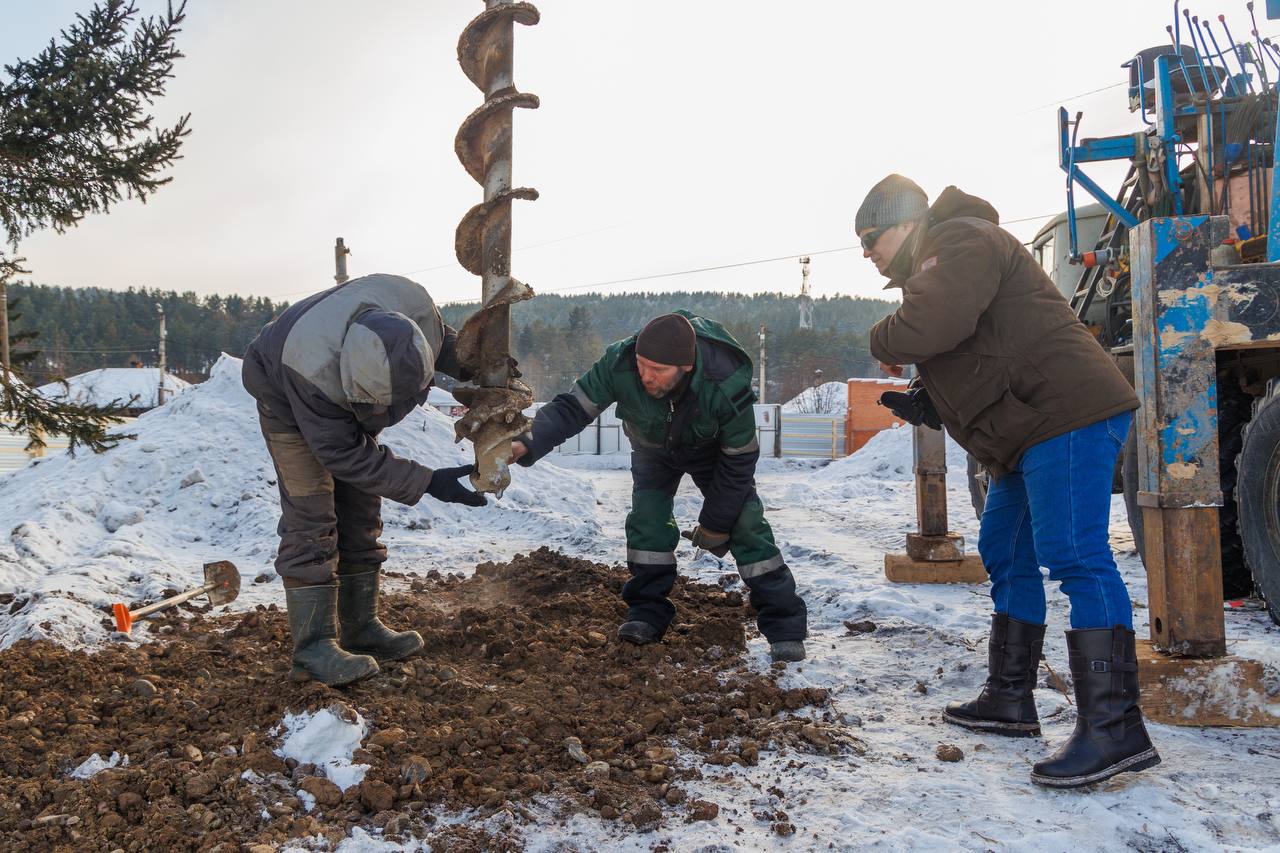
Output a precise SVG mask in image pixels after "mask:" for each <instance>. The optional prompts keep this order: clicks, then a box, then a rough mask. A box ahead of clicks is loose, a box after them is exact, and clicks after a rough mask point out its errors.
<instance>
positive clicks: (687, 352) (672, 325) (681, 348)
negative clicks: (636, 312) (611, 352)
mask: <svg viewBox="0 0 1280 853" xmlns="http://www.w3.org/2000/svg"><path fill="white" fill-rule="evenodd" d="M697 350H698V336H697V335H696V334H694V331H693V324H692V323H690V322H689V321H688V319H687V318H685V317H683V316H681V315H679V314H663V315H662V316H661V317H654V318H653V319H652V320H650V321H649V322H648V324H646V325H645V327H644V328H643V329H641V330H640V334H639V336H638V337H637V338H636V355H638V356H642V357H644V358H647V359H649V360H650V361H656V362H657V363H658V364H675V365H682V364H693V363H694V357H695V354H696V353H697Z"/></svg>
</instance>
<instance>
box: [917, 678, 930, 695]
mask: <svg viewBox="0 0 1280 853" xmlns="http://www.w3.org/2000/svg"><path fill="white" fill-rule="evenodd" d="M915 691H916V692H917V693H919V694H920V695H921V696H923V695H924V694H926V693H928V692H929V687H928V686H927V685H926V684H925V683H924V682H923V681H917V682H916V686H915Z"/></svg>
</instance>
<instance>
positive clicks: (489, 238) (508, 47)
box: [454, 0, 539, 495]
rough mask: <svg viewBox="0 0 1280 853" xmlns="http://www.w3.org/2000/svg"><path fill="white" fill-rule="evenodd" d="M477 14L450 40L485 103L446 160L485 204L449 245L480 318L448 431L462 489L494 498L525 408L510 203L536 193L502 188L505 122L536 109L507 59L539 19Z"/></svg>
mask: <svg viewBox="0 0 1280 853" xmlns="http://www.w3.org/2000/svg"><path fill="white" fill-rule="evenodd" d="M486 5H487V8H486V9H485V11H483V12H481V13H480V14H479V15H478V16H477V17H476V18H475V19H474V20H473V21H472V22H471V23H470V24H468V25H467V27H466V29H465V30H463V32H462V37H461V38H460V39H459V40H458V64H459V65H461V66H462V70H463V72H464V73H465V74H466V75H467V78H468V79H470V80H471V82H472V83H474V84H475V85H476V87H477V88H479V89H480V91H482V92H483V93H484V96H485V101H484V103H483V104H482V105H481V106H480V108H479V109H477V110H476V111H475V112H473V113H472V114H471V115H469V116H467V118H466V119H465V120H464V121H463V122H462V126H461V127H460V128H458V135H457V138H456V139H455V140H454V151H455V152H456V153H457V155H458V159H459V160H461V161H462V165H463V168H465V169H466V170H467V174H468V175H470V176H471V177H472V178H473V179H474V180H475V181H476V183H478V184H480V185H481V186H482V187H484V201H482V202H481V203H480V204H477V205H476V206H475V207H473V208H471V210H469V211H467V215H466V216H464V217H463V218H462V221H461V222H460V223H458V230H457V234H456V235H455V239H454V251H455V253H456V254H457V256H458V262H459V263H460V264H462V266H463V268H464V269H466V270H467V271H468V272H470V273H472V274H473V275H478V276H480V277H481V282H482V286H481V292H482V298H481V307H480V310H479V311H477V312H476V313H475V314H472V315H471V316H470V317H469V318H467V321H466V323H464V324H463V326H462V329H461V331H459V333H458V344H457V354H458V362H459V364H461V365H462V367H463V368H464V369H465V370H467V371H469V372H470V373H471V374H472V376H474V381H475V382H476V383H477V384H475V385H471V384H465V385H459V386H457V387H456V389H455V390H454V394H455V395H456V396H457V398H458V399H459V401H461V402H462V403H463V404H464V405H466V406H467V407H468V411H467V413H466V414H465V415H464V416H463V417H462V418H461V419H459V421H458V422H457V424H455V425H454V436H455V440H457V441H461V440H462V439H464V438H467V439H470V440H471V442H472V444H474V445H475V449H476V471H475V473H474V474H472V475H471V484H472V485H473V486H475V488H476V490H477V491H482V492H493V493H495V494H498V495H501V494H502V492H503V490H504V489H506V487H507V485H508V484H510V482H511V472H510V471H508V470H507V458H508V456H509V455H510V442H511V439H513V438H515V437H516V436H518V435H520V434H521V433H522V432H524V431H525V430H527V429H528V428H529V419H528V418H527V417H525V416H524V414H523V413H522V412H523V410H524V409H526V408H528V407H529V405H530V404H531V403H532V402H533V392H532V391H531V390H530V389H529V387H528V386H527V385H525V384H524V383H523V382H521V381H520V380H519V377H520V371H519V370H518V369H517V367H516V361H515V359H514V358H512V357H511V305H512V304H514V303H516V302H520V301H523V300H525V299H529V298H531V297H532V296H533V290H532V289H530V287H529V286H528V285H527V284H525V283H524V282H522V281H520V280H518V279H517V278H515V277H514V276H512V275H511V202H512V201H513V200H515V199H525V200H529V201H532V200H534V199H536V198H537V197H538V191H537V190H534V189H530V188H528V187H512V186H511V136H512V117H511V114H512V111H513V110H515V109H517V108H522V109H536V108H537V106H538V97H537V96H536V95H530V94H527V93H524V92H519V91H517V90H516V86H515V81H514V79H513V72H512V54H513V52H514V48H515V24H516V23H520V24H524V25H526V26H532V25H533V24H536V23H538V18H539V16H538V10H537V9H536V8H534V7H533V6H532V5H531V4H529V3H522V2H511V0H486Z"/></svg>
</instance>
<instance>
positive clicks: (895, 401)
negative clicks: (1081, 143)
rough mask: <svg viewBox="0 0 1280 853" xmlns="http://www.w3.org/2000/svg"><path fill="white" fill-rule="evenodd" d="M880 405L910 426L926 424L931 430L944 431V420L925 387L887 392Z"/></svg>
mask: <svg viewBox="0 0 1280 853" xmlns="http://www.w3.org/2000/svg"><path fill="white" fill-rule="evenodd" d="M879 405H881V406H884V407H885V408H886V409H888V410H889V411H891V412H893V413H894V414H895V415H897V416H898V417H900V418H902V419H903V420H904V421H906V422H907V423H909V424H912V425H915V426H919V425H920V424H924V425H925V426H927V427H928V428H929V429H942V419H941V418H939V417H938V410H937V409H935V408H934V407H933V401H932V400H930V399H929V392H928V391H926V390H925V389H924V386H923V385H914V384H913V385H912V386H911V387H909V388H908V389H907V390H906V391H885V392H884V393H883V394H881V395H880V402H879Z"/></svg>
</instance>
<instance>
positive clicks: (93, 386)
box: [36, 367, 192, 409]
mask: <svg viewBox="0 0 1280 853" xmlns="http://www.w3.org/2000/svg"><path fill="white" fill-rule="evenodd" d="M159 385H160V368H158V367H104V368H100V369H98V370H90V371H89V372H87V373H81V374H78V375H76V376H72V377H71V378H70V379H68V380H67V382H66V384H65V385H64V384H63V383H61V382H50V383H49V384H48V385H41V386H40V387H39V388H37V389H36V390H37V391H39V392H40V394H41V395H42V396H45V397H48V398H50V399H52V400H71V401H72V402H74V403H92V404H93V405H95V406H109V405H111V404H112V403H118V404H126V405H128V406H129V408H138V409H150V408H154V407H155V405H156V389H157V388H158V387H159ZM190 387H192V386H191V383H190V382H187V381H185V380H182V379H179V378H178V377H176V376H174V375H173V374H172V373H166V374H165V375H164V392H165V400H166V402H167V401H168V400H171V399H173V397H175V396H177V395H178V394H181V393H182V392H183V391H186V390H187V389H188V388H190ZM131 400H132V401H133V402H132V403H130V401H131Z"/></svg>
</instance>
